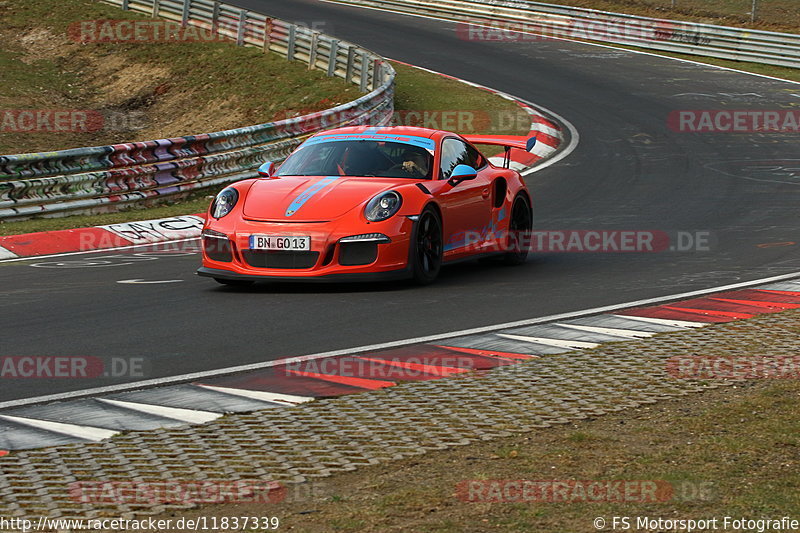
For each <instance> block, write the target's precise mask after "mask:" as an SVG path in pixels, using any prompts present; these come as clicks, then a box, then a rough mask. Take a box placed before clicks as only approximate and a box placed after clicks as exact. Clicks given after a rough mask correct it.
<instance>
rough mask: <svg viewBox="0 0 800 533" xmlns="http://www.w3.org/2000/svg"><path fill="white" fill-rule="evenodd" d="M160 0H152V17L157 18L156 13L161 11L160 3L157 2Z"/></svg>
mask: <svg viewBox="0 0 800 533" xmlns="http://www.w3.org/2000/svg"><path fill="white" fill-rule="evenodd" d="M159 2H160V0H153V18H154V19H156V18H158V14H159V13H160V11H161V4H160V3H159Z"/></svg>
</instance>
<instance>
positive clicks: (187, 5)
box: [181, 0, 192, 28]
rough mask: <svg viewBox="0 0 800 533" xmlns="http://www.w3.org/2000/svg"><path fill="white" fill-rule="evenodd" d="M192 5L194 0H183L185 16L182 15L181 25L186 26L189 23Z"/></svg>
mask: <svg viewBox="0 0 800 533" xmlns="http://www.w3.org/2000/svg"><path fill="white" fill-rule="evenodd" d="M191 7H192V0H183V16H182V17H181V27H182V28H185V27H186V24H188V23H189V10H190V9H191Z"/></svg>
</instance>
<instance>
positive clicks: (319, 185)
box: [286, 176, 339, 217]
mask: <svg viewBox="0 0 800 533" xmlns="http://www.w3.org/2000/svg"><path fill="white" fill-rule="evenodd" d="M337 179H339V176H328V177H326V178H322V179H321V180H319V181H318V182H316V183H315V184H314V185H312V186H311V187H309V188H308V189H306V190H305V191H303V194H301V195H300V196H298V197H297V198H295V199H294V201H292V203H291V204H289V207H287V208H286V216H287V217H290V216H292V215H294V214H295V213H297V210H298V209H300V208H301V207H303V204H305V203H306V202H307V201H308V200H309V199H310V198H311V197H312V196H314V195H315V194H317V193H318V192H319V191H321V190H322V189H324V188H325V187H327V186H329V185H331V184H332V183H333V182H334V181H336V180H337Z"/></svg>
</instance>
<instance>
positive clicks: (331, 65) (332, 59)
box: [328, 39, 339, 77]
mask: <svg viewBox="0 0 800 533" xmlns="http://www.w3.org/2000/svg"><path fill="white" fill-rule="evenodd" d="M338 58H339V40H338V39H331V53H330V56H329V57H328V76H329V77H333V76H335V75H336V60H337V59H338Z"/></svg>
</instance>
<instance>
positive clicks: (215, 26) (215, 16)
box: [211, 2, 219, 37]
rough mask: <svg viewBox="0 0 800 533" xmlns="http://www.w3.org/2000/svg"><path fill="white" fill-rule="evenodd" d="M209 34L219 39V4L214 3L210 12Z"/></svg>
mask: <svg viewBox="0 0 800 533" xmlns="http://www.w3.org/2000/svg"><path fill="white" fill-rule="evenodd" d="M211 33H213V34H214V35H215V36H216V37H219V2H214V7H213V9H212V10H211Z"/></svg>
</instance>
